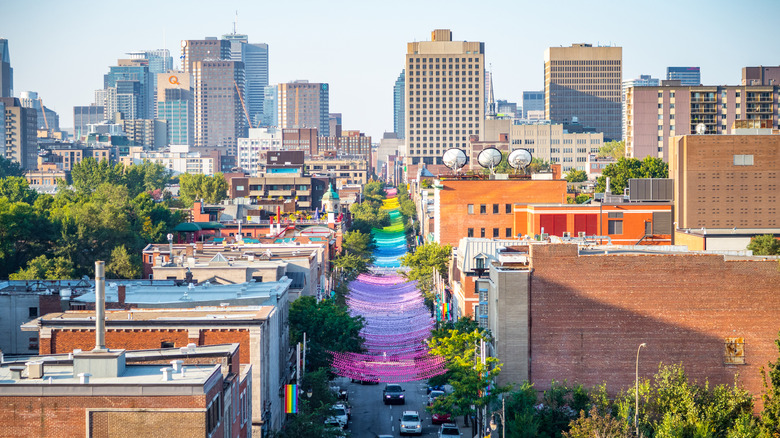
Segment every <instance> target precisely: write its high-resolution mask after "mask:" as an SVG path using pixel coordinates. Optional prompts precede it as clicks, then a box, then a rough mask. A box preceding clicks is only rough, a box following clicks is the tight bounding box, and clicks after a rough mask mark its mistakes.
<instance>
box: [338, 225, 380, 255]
mask: <svg viewBox="0 0 780 438" xmlns="http://www.w3.org/2000/svg"><path fill="white" fill-rule="evenodd" d="M341 246H342V248H343V249H344V252H346V253H349V254H354V255H357V256H360V257H362V258H364V259H369V258H370V257H371V251H373V250H374V248H375V247H376V245H375V244H374V240H373V239H372V238H371V235H370V234H367V233H362V232H360V230H354V231H348V232H347V233H346V234H344V240H343V242H342V244H341Z"/></svg>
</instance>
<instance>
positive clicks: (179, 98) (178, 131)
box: [157, 73, 195, 146]
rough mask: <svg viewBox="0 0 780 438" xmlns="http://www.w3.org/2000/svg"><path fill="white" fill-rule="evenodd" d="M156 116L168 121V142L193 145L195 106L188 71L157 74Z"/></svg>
mask: <svg viewBox="0 0 780 438" xmlns="http://www.w3.org/2000/svg"><path fill="white" fill-rule="evenodd" d="M157 76H158V77H157V118H158V119H162V120H165V121H167V122H168V144H171V145H188V146H193V145H194V139H193V134H194V132H193V131H194V129H195V107H194V101H193V92H192V79H191V75H190V74H189V73H160V74H159V75H157Z"/></svg>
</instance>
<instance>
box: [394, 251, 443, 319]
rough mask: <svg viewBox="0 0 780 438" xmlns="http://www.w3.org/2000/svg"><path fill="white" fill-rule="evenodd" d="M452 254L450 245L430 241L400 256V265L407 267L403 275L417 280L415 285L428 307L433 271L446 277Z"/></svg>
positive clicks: (430, 299)
mask: <svg viewBox="0 0 780 438" xmlns="http://www.w3.org/2000/svg"><path fill="white" fill-rule="evenodd" d="M451 254H452V247H451V246H450V245H447V246H441V245H439V244H438V243H435V242H431V243H426V244H424V245H422V246H418V247H417V249H416V250H415V251H414V252H413V253H407V254H406V255H404V256H403V257H402V258H401V266H406V267H409V268H410V269H409V271H406V272H403V273H402V274H403V276H404V277H406V279H407V280H409V281H415V280H416V281H417V287H418V288H419V289H420V292H422V293H423V296H424V297H425V302H426V304H427V305H428V307H432V306H433V295H432V292H433V272H434V269H435V270H437V271H439V275H441V276H442V277H444V278H446V277H447V265H448V263H449V260H450V255H451Z"/></svg>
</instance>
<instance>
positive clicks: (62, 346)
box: [40, 329, 190, 354]
mask: <svg viewBox="0 0 780 438" xmlns="http://www.w3.org/2000/svg"><path fill="white" fill-rule="evenodd" d="M187 336H188V334H187V330H158V329H155V330H148V329H147V330H141V329H139V330H112V329H108V330H106V347H108V348H121V349H125V350H147V349H153V348H160V346H161V345H162V343H163V342H173V343H174V347H177V348H178V347H186V346H187V344H189V343H190V340H189V339H188V337H187ZM44 344H46V339H41V345H40V353H41V354H57V353H70V352H71V351H73V350H74V349H76V348H80V349H82V350H91V349H93V348H95V330H94V329H88V330H52V334H51V342H50V343H49V345H48V346H45V345H44ZM47 347H49V348H48V350H49V351H45V350H46V349H47Z"/></svg>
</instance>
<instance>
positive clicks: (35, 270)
mask: <svg viewBox="0 0 780 438" xmlns="http://www.w3.org/2000/svg"><path fill="white" fill-rule="evenodd" d="M9 278H10V279H11V280H67V279H71V278H74V275H73V263H71V261H70V260H68V259H65V258H63V257H55V258H54V259H50V258H47V257H46V256H45V255H41V256H38V257H36V258H34V259H32V260H30V262H29V263H28V264H27V267H26V268H24V269H20V270H19V271H18V272H16V273H13V274H11V275H10V276H9Z"/></svg>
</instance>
